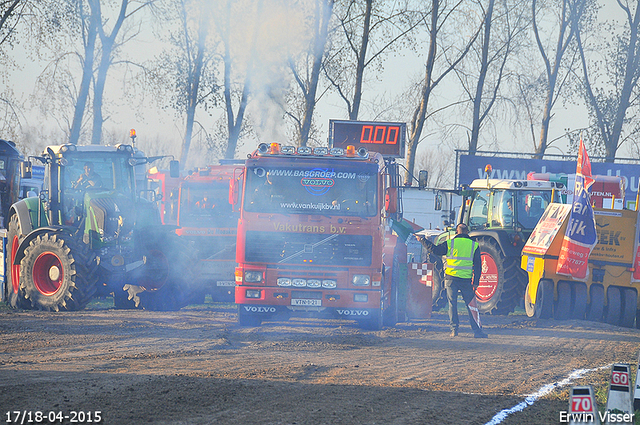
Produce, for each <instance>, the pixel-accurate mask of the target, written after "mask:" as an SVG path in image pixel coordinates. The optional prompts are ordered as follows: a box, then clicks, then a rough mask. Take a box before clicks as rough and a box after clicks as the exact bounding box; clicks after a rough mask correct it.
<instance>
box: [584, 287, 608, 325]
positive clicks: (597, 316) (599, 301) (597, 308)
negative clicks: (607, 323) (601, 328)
mask: <svg viewBox="0 0 640 425" xmlns="http://www.w3.org/2000/svg"><path fill="white" fill-rule="evenodd" d="M589 296H590V297H589V298H591V302H590V303H589V308H588V309H587V320H590V321H592V322H602V314H603V312H604V287H603V286H602V285H598V284H595V285H591V287H590V288H589Z"/></svg>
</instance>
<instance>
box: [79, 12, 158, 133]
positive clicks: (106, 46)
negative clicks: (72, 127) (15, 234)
mask: <svg viewBox="0 0 640 425" xmlns="http://www.w3.org/2000/svg"><path fill="white" fill-rule="evenodd" d="M154 1H155V0H140V1H135V0H131V1H130V0H121V3H120V8H119V10H118V11H117V14H116V19H115V22H114V23H113V26H112V27H111V31H109V32H108V31H107V29H106V26H107V23H108V22H109V19H105V18H104V17H103V14H102V6H101V4H100V2H101V0H88V2H89V5H90V7H91V14H92V15H95V19H97V20H98V21H99V22H100V24H99V25H98V27H97V32H98V35H99V36H100V47H101V49H100V53H101V55H100V65H99V66H98V69H97V73H96V76H95V86H94V90H93V91H94V94H93V132H92V135H91V144H92V145H99V144H100V143H101V141H102V124H103V123H104V118H103V113H102V107H103V103H104V102H103V99H104V87H105V84H106V81H107V73H108V72H109V68H110V67H111V65H112V64H113V60H114V55H115V50H116V49H117V48H118V47H120V46H122V44H124V43H126V42H127V41H130V40H131V39H133V38H134V37H135V35H136V33H134V34H133V35H128V36H125V37H124V38H123V39H122V40H121V41H120V42H117V41H116V40H117V37H118V34H119V33H120V30H121V29H122V25H123V24H124V21H125V20H126V19H130V18H131V17H132V16H133V15H134V14H136V13H138V12H140V11H141V10H142V9H143V8H145V7H147V6H149V5H151V4H153V2H154ZM130 6H131V7H130Z"/></svg>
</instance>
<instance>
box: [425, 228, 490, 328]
mask: <svg viewBox="0 0 640 425" xmlns="http://www.w3.org/2000/svg"><path fill="white" fill-rule="evenodd" d="M417 239H418V240H419V241H420V242H422V244H423V245H424V246H425V247H426V248H427V249H429V250H430V251H431V252H432V253H433V254H435V255H446V257H444V286H445V288H446V290H447V300H448V301H449V326H450V327H451V336H452V337H455V336H458V327H459V325H460V321H459V319H458V292H460V294H462V299H464V303H465V304H466V305H467V311H468V312H469V323H470V324H471V329H473V334H474V337H475V338H487V334H486V333H484V331H483V330H482V326H481V325H480V320H479V317H478V319H476V318H475V317H474V315H473V313H472V312H471V309H470V308H469V303H470V302H471V301H472V300H473V299H474V297H475V290H476V288H477V287H478V285H479V284H480V274H481V273H482V259H481V257H480V250H479V249H478V243H477V242H476V241H474V240H473V239H471V238H470V237H469V228H468V227H467V225H466V224H464V223H460V224H458V226H456V236H455V237H454V238H453V239H450V240H448V241H447V242H443V243H441V244H440V245H438V246H435V245H433V244H432V243H431V242H429V241H427V240H426V239H425V238H424V237H423V236H417Z"/></svg>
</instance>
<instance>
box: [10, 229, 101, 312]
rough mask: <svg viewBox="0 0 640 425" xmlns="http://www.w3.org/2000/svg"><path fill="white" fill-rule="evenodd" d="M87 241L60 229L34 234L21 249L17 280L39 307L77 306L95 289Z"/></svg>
mask: <svg viewBox="0 0 640 425" xmlns="http://www.w3.org/2000/svg"><path fill="white" fill-rule="evenodd" d="M92 262H93V257H92V256H91V254H90V252H89V250H88V248H87V245H85V244H84V243H82V242H77V241H76V240H75V239H74V238H73V236H71V235H64V234H60V233H56V234H49V233H45V234H42V235H38V236H37V237H36V238H35V239H34V240H32V241H31V243H30V244H29V247H27V249H26V250H25V254H24V258H23V259H22V261H21V263H20V281H21V282H22V284H23V285H24V287H25V296H26V298H27V299H28V300H30V301H31V305H32V306H33V307H35V308H38V309H40V310H48V311H51V310H53V311H59V310H61V309H62V310H81V309H83V308H84V307H85V306H86V305H87V303H88V302H89V301H90V300H91V298H92V297H93V295H94V294H95V292H96V289H97V279H96V278H95V277H94V276H95V275H96V274H95V273H92V272H91V269H92V267H91V265H90V263H92Z"/></svg>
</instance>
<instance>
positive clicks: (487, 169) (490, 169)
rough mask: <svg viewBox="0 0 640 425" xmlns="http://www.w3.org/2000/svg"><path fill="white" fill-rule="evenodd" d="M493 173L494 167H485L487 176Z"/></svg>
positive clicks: (488, 165)
mask: <svg viewBox="0 0 640 425" xmlns="http://www.w3.org/2000/svg"><path fill="white" fill-rule="evenodd" d="M492 171H493V167H492V166H491V164H487V165H486V166H485V167H484V172H485V173H487V175H489V174H491V172H492Z"/></svg>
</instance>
